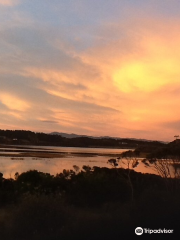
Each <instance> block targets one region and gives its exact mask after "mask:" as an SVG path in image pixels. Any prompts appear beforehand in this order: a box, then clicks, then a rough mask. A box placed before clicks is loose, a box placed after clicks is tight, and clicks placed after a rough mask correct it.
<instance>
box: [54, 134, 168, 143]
mask: <svg viewBox="0 0 180 240" xmlns="http://www.w3.org/2000/svg"><path fill="white" fill-rule="evenodd" d="M50 135H60V136H61V137H65V138H79V137H87V138H93V139H103V138H106V139H116V140H132V141H142V142H155V141H156V140H147V139H138V138H120V137H110V136H99V137H95V136H88V135H78V134H75V133H62V132H52V133H50ZM158 142H161V143H168V142H163V141H158Z"/></svg>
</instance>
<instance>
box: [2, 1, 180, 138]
mask: <svg viewBox="0 0 180 240" xmlns="http://www.w3.org/2000/svg"><path fill="white" fill-rule="evenodd" d="M0 129H22V130H31V131H35V132H45V133H50V132H53V131H58V132H66V133H76V134H86V135H91V136H113V137H128V138H143V139H144V138H145V139H151V140H163V141H172V140H173V139H174V135H176V134H180V1H179V0H51V1H49V0H38V1H37V0H0Z"/></svg>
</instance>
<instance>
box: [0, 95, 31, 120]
mask: <svg viewBox="0 0 180 240" xmlns="http://www.w3.org/2000/svg"><path fill="white" fill-rule="evenodd" d="M0 101H1V102H2V103H3V104H4V105H5V106H6V107H8V108H9V109H11V110H18V111H26V110H27V109H29V107H30V105H29V103H27V102H26V101H24V100H21V99H20V98H19V97H16V96H12V95H10V94H8V93H1V94H0ZM16 116H17V115H16Z"/></svg>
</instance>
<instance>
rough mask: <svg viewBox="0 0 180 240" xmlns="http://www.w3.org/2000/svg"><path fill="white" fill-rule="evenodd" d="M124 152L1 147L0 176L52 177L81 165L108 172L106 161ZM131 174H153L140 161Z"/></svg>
mask: <svg viewBox="0 0 180 240" xmlns="http://www.w3.org/2000/svg"><path fill="white" fill-rule="evenodd" d="M127 150H129V149H109V148H74V147H54V146H53V147H49V146H48V147H44V146H42V147H39V146H38V147H37V146H11V147H9V146H1V147H0V172H2V173H3V175H4V177H5V178H10V177H11V178H14V174H15V173H16V172H19V173H22V172H25V171H28V170H38V171H42V172H45V173H50V174H52V175H56V174H57V173H60V172H62V171H63V169H69V170H70V169H73V165H77V166H78V167H79V168H80V169H81V168H82V166H84V165H86V166H90V167H93V166H98V167H108V168H112V166H111V165H109V164H108V163H107V161H108V160H109V159H110V158H116V157H118V156H119V154H120V153H122V152H124V151H127ZM119 167H124V168H127V165H126V160H123V163H122V164H121V165H120V166H119ZM134 170H136V171H137V172H143V173H154V174H155V173H156V172H155V170H153V169H152V168H149V167H146V166H145V165H144V164H143V163H142V162H141V161H140V162H139V165H138V167H137V168H135V169H134Z"/></svg>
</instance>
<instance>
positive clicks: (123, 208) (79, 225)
mask: <svg viewBox="0 0 180 240" xmlns="http://www.w3.org/2000/svg"><path fill="white" fill-rule="evenodd" d="M127 173H128V174H127ZM127 176H130V178H131V183H132V185H133V191H134V197H133V199H132V197H131V191H132V188H131V187H132V186H130V185H129V179H128V178H127ZM168 182H169V184H170V185H171V186H172V187H171V188H169V187H167V179H163V178H162V177H160V176H157V175H152V174H142V173H137V172H135V171H133V170H129V169H122V168H113V169H108V168H99V167H94V168H90V167H88V166H84V167H83V169H82V171H79V169H78V167H77V166H74V171H72V170H71V171H67V170H64V171H63V173H60V174H57V175H56V176H52V175H50V174H45V173H42V172H38V171H36V170H33V171H28V172H25V173H22V174H20V175H19V174H18V173H16V174H15V179H4V178H3V175H2V174H1V175H0V236H1V239H3V240H12V239H13V240H16V239H17V240H21V239H22V240H24V239H25V240H42V239H43V240H56V239H58V240H59V239H63V240H66V239H67V240H68V239H87V240H88V239H127V238H128V237H131V239H134V238H135V237H137V236H136V235H135V233H134V229H135V228H136V227H138V226H141V227H145V228H168V229H174V231H175V233H176V235H173V236H172V235H171V236H168V235H167V234H166V235H165V234H163V235H159V236H158V238H157V239H178V238H177V235H178V231H179V229H178V228H179V216H180V204H179V202H180V179H177V178H176V179H168ZM179 232H180V231H179ZM173 237H174V238H173ZM151 238H152V236H151ZM153 239H154V238H153Z"/></svg>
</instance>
